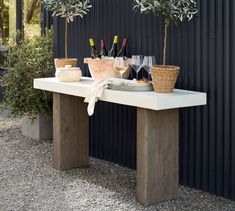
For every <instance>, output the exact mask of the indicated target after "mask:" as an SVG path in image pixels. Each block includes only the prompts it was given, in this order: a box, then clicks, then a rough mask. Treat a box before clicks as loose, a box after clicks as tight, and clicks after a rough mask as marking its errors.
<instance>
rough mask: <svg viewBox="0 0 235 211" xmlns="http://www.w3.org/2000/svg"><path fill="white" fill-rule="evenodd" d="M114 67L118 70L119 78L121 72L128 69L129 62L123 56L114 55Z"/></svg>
mask: <svg viewBox="0 0 235 211" xmlns="http://www.w3.org/2000/svg"><path fill="white" fill-rule="evenodd" d="M114 67H115V69H116V70H117V71H118V72H120V74H121V79H122V76H123V74H124V73H125V72H126V71H127V70H128V68H129V64H128V62H127V60H126V59H125V58H124V57H116V58H115V62H114Z"/></svg>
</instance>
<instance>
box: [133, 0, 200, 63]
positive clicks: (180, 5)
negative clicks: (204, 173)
mask: <svg viewBox="0 0 235 211" xmlns="http://www.w3.org/2000/svg"><path fill="white" fill-rule="evenodd" d="M133 8H134V10H138V11H140V12H141V13H145V14H147V13H153V14H156V15H161V16H163V19H164V46H163V65H166V49H167V34H168V27H169V24H170V23H171V22H174V23H177V22H183V21H184V20H188V21H190V20H191V19H192V18H193V16H194V15H195V14H196V13H197V12H198V10H197V3H196V2H195V0H134V7H133Z"/></svg>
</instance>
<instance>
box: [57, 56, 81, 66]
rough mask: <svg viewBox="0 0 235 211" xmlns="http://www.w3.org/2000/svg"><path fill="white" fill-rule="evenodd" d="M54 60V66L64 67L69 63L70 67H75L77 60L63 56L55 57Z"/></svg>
mask: <svg viewBox="0 0 235 211" xmlns="http://www.w3.org/2000/svg"><path fill="white" fill-rule="evenodd" d="M54 62H55V67H56V68H64V67H65V66H66V65H71V67H77V62H78V60H77V59H75V58H63V59H55V60H54Z"/></svg>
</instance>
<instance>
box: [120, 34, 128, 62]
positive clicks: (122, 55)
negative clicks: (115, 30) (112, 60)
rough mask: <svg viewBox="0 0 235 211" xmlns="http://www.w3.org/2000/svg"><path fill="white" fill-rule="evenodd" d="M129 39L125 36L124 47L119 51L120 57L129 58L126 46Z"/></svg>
mask: <svg viewBox="0 0 235 211" xmlns="http://www.w3.org/2000/svg"><path fill="white" fill-rule="evenodd" d="M127 43H128V40H127V39H126V38H125V39H124V40H123V43H122V48H121V49H120V51H119V52H118V57H125V58H127V52H126V46H127Z"/></svg>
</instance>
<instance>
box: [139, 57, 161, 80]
mask: <svg viewBox="0 0 235 211" xmlns="http://www.w3.org/2000/svg"><path fill="white" fill-rule="evenodd" d="M156 64H157V63H156V57H155V56H145V57H144V61H143V65H142V66H143V68H144V69H145V70H146V71H147V73H148V80H149V81H150V75H151V72H150V68H151V67H152V66H154V65H156Z"/></svg>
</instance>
